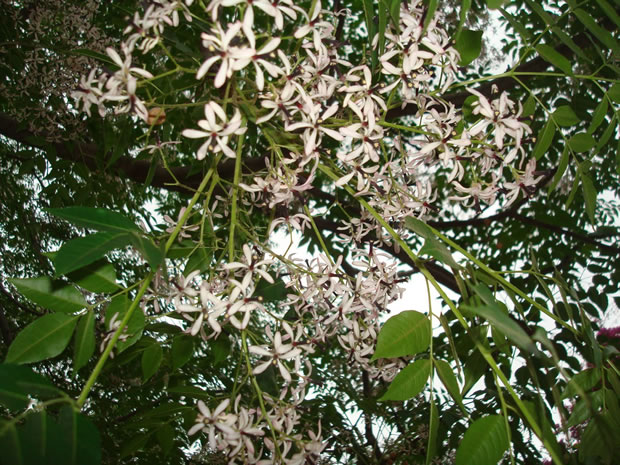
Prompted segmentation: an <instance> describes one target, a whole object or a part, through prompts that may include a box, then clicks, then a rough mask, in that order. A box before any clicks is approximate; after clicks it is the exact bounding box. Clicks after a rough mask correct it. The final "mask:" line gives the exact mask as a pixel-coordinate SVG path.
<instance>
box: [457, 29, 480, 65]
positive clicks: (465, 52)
mask: <svg viewBox="0 0 620 465" xmlns="http://www.w3.org/2000/svg"><path fill="white" fill-rule="evenodd" d="M454 48H456V50H457V51H458V52H459V55H460V56H461V60H460V61H459V66H467V65H469V64H470V63H471V62H472V61H474V60H475V59H476V58H478V57H479V56H480V51H481V50H482V31H470V30H469V29H463V30H462V31H461V33H460V34H459V35H458V37H457V38H456V43H455V45H454Z"/></svg>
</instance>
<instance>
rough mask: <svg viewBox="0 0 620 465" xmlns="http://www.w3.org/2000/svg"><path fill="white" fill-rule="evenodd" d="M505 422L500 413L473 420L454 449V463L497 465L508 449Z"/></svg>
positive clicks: (461, 464)
mask: <svg viewBox="0 0 620 465" xmlns="http://www.w3.org/2000/svg"><path fill="white" fill-rule="evenodd" d="M508 445H509V442H508V434H507V431H506V423H505V422H504V418H503V417H502V416H500V415H489V416H486V417H482V418H479V419H477V420H476V421H474V422H473V423H472V424H471V425H470V426H469V428H468V429H467V431H466V432H465V435H464V436H463V439H462V440H461V443H460V444H459V447H458V449H457V450H456V460H455V464H456V465H472V464H474V463H475V464H476V465H497V464H498V463H499V461H500V459H501V458H502V457H503V455H504V452H506V450H508Z"/></svg>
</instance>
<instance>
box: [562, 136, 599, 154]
mask: <svg viewBox="0 0 620 465" xmlns="http://www.w3.org/2000/svg"><path fill="white" fill-rule="evenodd" d="M595 144H596V141H595V140H594V137H592V136H591V135H590V134H586V133H585V132H580V133H578V134H575V135H574V136H572V137H571V138H570V139H568V145H569V146H570V148H571V149H573V151H575V152H587V151H588V150H590V149H591V148H592V147H594V145H595Z"/></svg>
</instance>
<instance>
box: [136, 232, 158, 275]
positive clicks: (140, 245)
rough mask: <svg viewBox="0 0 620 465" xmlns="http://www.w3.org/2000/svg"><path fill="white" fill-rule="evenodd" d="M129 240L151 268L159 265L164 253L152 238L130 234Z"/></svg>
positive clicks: (154, 268)
mask: <svg viewBox="0 0 620 465" xmlns="http://www.w3.org/2000/svg"><path fill="white" fill-rule="evenodd" d="M131 242H132V243H133V246H134V247H135V248H136V249H137V250H138V251H139V252H140V253H141V254H142V256H143V257H144V259H145V260H146V261H147V262H148V263H149V265H150V266H151V268H152V269H153V270H156V269H157V268H159V265H161V262H162V261H163V260H164V253H163V251H162V250H161V249H160V248H159V247H157V246H156V245H155V244H154V243H153V240H152V239H151V238H150V237H146V236H142V235H140V234H132V235H131Z"/></svg>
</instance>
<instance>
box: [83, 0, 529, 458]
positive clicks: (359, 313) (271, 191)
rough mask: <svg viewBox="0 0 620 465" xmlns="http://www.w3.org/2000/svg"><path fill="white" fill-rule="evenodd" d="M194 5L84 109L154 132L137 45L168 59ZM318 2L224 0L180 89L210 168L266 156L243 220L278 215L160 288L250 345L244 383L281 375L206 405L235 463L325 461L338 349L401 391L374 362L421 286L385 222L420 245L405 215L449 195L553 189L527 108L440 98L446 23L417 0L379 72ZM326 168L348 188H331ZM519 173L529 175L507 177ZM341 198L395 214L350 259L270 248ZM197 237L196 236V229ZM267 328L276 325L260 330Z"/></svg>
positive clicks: (390, 369)
mask: <svg viewBox="0 0 620 465" xmlns="http://www.w3.org/2000/svg"><path fill="white" fill-rule="evenodd" d="M191 5H192V2H191V1H185V2H180V1H159V2H152V3H151V4H150V6H149V7H148V9H147V11H146V12H145V13H144V15H142V16H140V15H138V14H136V15H135V16H134V17H133V18H132V20H131V24H130V26H129V27H128V28H127V30H126V33H127V34H129V36H128V39H127V40H126V41H125V42H124V44H123V45H122V47H121V50H122V53H123V55H124V58H123V57H121V55H120V54H118V53H117V52H116V51H114V50H113V49H108V50H107V53H108V56H109V57H110V58H111V60H112V61H113V62H114V63H115V65H116V67H117V68H118V70H117V71H115V72H113V73H111V72H104V73H102V74H100V75H96V74H95V73H94V72H93V73H91V74H90V75H89V76H88V78H85V79H83V80H82V83H81V86H80V90H79V91H77V92H76V93H75V96H76V98H78V100H79V101H81V103H82V105H83V108H84V110H85V111H87V112H88V111H89V108H90V106H91V105H95V106H97V107H98V108H99V110H100V112H101V113H103V112H104V111H103V108H104V105H105V104H107V103H108V102H115V111H116V112H117V113H121V112H131V113H133V114H135V115H137V116H138V117H139V118H140V119H142V120H144V121H147V122H148V116H149V111H148V108H149V107H155V106H156V105H158V104H160V102H158V101H157V99H156V98H154V97H151V96H149V97H140V96H139V94H140V90H141V84H142V83H146V82H147V81H150V80H152V79H154V77H153V76H154V75H155V77H156V73H155V71H153V73H151V72H149V71H146V70H144V69H141V68H138V67H135V66H133V65H132V52H133V50H134V48H135V47H136V44H139V45H137V48H138V49H140V50H142V51H143V52H145V53H146V52H149V51H151V50H154V48H153V47H154V46H155V44H157V43H158V41H161V40H164V39H163V38H162V37H163V36H162V31H163V30H164V28H165V27H176V26H178V25H179V22H180V21H181V19H180V18H181V17H185V19H186V20H187V21H189V20H190V19H191V15H190V9H189V7H190V6H191ZM313 5H314V7H313V9H312V10H311V11H305V10H304V9H302V8H301V7H299V6H297V5H294V4H293V2H292V1H290V0H280V1H279V2H270V1H266V0H254V1H249V0H247V1H246V0H212V1H211V2H209V3H208V5H207V8H206V12H207V13H208V17H207V18H202V23H201V32H200V33H199V34H198V33H197V36H196V47H197V48H199V49H200V52H201V53H202V59H201V60H200V61H199V62H196V67H195V78H196V89H194V90H191V91H190V90H183V91H182V92H181V94H182V96H183V101H185V102H187V101H188V99H190V100H191V104H192V105H193V104H197V105H200V106H203V105H204V119H200V120H199V121H197V122H196V123H195V124H196V125H197V126H198V127H199V129H193V128H191V127H189V128H185V129H184V130H182V131H181V134H182V135H183V136H184V137H185V138H187V139H200V140H201V142H202V144H201V145H200V146H199V148H197V150H196V158H197V159H198V160H205V159H209V160H210V158H208V157H209V156H210V155H214V154H218V153H221V154H223V155H225V156H226V157H228V158H231V159H235V162H237V163H238V164H237V166H241V165H242V164H243V163H244V162H246V161H247V160H248V155H247V154H249V153H251V152H252V151H259V150H261V149H264V150H266V151H267V153H266V154H264V155H263V157H262V158H264V166H263V167H262V168H261V169H258V170H256V171H254V172H253V173H252V176H245V177H242V178H241V180H240V182H238V183H236V184H235V185H234V186H230V187H229V188H230V189H231V190H235V192H236V194H238V195H239V199H238V201H239V205H240V207H241V209H243V210H244V211H246V212H248V213H252V212H253V213H254V214H259V213H261V212H271V215H269V216H270V217H271V219H270V220H269V226H268V227H264V228H263V230H261V232H260V233H258V232H257V231H249V232H248V234H247V235H246V236H247V237H249V238H250V240H251V241H252V242H253V244H245V245H243V247H242V251H241V253H239V252H237V255H238V256H239V258H233V257H232V253H230V254H229V258H230V261H229V262H228V263H222V264H216V265H215V266H214V269H212V270H210V271H209V272H208V273H200V272H198V271H195V272H192V273H190V274H189V275H188V276H185V277H183V276H181V277H180V278H179V279H178V280H177V282H174V283H171V284H170V285H169V286H168V288H166V286H165V285H163V284H162V286H161V287H160V289H159V290H158V291H156V292H154V294H153V296H156V295H160V296H163V297H165V298H166V299H167V301H168V303H169V304H170V305H171V306H172V307H173V308H174V311H175V312H177V313H178V314H180V315H181V316H182V318H183V319H185V320H186V321H187V323H186V325H185V330H186V332H187V333H188V334H190V335H193V336H197V335H200V336H201V337H202V338H203V339H205V340H211V339H214V338H217V337H219V336H220V335H221V334H222V333H224V332H226V333H227V334H234V335H237V336H238V340H239V341H241V344H239V345H240V347H241V348H242V349H241V350H242V351H243V353H244V356H245V357H246V360H247V367H246V368H247V370H246V371H247V372H246V377H245V378H244V379H245V380H251V379H255V378H254V377H255V376H258V375H261V374H262V373H264V372H266V371H267V370H269V369H270V368H272V369H273V372H274V373H275V374H274V376H276V377H277V379H278V380H279V382H280V383H281V391H280V394H279V396H274V395H273V394H267V393H264V392H262V391H260V389H256V390H255V392H254V395H253V396H252V397H254V398H258V399H259V404H260V406H261V408H260V409H258V408H257V407H256V405H253V406H250V407H245V406H243V405H242V399H241V398H240V397H236V399H235V401H234V402H233V403H234V405H232V406H231V399H230V398H226V399H224V400H221V399H220V400H219V402H214V403H212V404H211V405H207V404H206V403H203V401H199V402H198V410H199V412H200V413H199V414H198V417H197V420H196V425H195V426H194V427H192V428H191V429H190V434H194V433H198V432H199V431H202V432H204V433H205V434H206V435H207V437H208V441H209V444H210V446H211V448H212V449H216V450H220V451H225V453H226V454H227V455H228V457H229V458H230V460H231V462H243V463H280V462H281V463H288V464H297V463H299V464H301V463H306V462H305V461H306V460H307V459H309V458H315V457H316V456H317V455H318V454H320V452H321V451H322V450H323V448H324V447H325V441H324V438H323V437H322V432H321V427H320V424H319V425H317V428H316V429H314V430H302V429H301V427H300V422H301V418H300V414H299V408H300V407H301V406H302V405H303V403H304V400H305V399H306V396H307V394H308V392H309V390H310V389H311V387H310V386H311V382H312V377H311V376H312V370H313V366H312V363H311V360H312V356H313V354H315V353H316V351H317V350H316V349H317V347H319V346H323V345H328V344H338V345H339V347H340V348H341V350H342V352H343V353H344V354H346V357H347V359H348V360H349V361H350V363H352V364H355V366H357V367H359V368H360V369H363V370H365V372H367V373H368V374H369V376H370V377H371V378H373V379H382V380H384V381H390V380H391V379H392V378H393V377H394V376H395V373H396V372H397V370H398V369H399V368H400V367H402V366H403V365H404V364H405V363H406V362H405V361H404V360H402V359H394V360H389V359H388V360H383V361H381V362H372V363H371V362H370V360H371V357H372V354H373V351H374V347H375V344H376V338H377V334H378V332H379V325H380V321H381V317H382V316H384V315H385V314H387V313H388V306H389V305H390V303H392V302H393V301H394V300H396V299H398V298H399V296H401V295H402V283H403V282H404V281H405V279H403V278H402V276H401V274H400V273H399V270H398V267H397V263H398V262H397V261H396V260H395V259H394V257H393V256H392V255H390V254H389V253H388V252H390V251H391V252H396V253H397V252H398V244H395V243H394V241H393V238H392V237H391V235H390V234H389V233H388V231H386V228H385V227H384V224H385V223H388V224H390V225H392V227H393V228H394V229H396V230H397V233H398V234H399V235H400V236H401V237H403V238H405V239H407V238H408V235H409V234H410V233H408V232H407V231H406V230H405V229H404V228H403V227H402V226H401V225H402V224H403V222H404V220H405V219H406V218H407V217H410V216H417V217H422V218H424V217H427V216H429V215H431V214H432V213H433V212H435V211H436V210H438V209H439V207H440V206H441V204H440V202H453V203H454V202H458V203H459V204H460V205H462V206H464V207H473V208H475V209H476V210H480V209H481V208H482V207H481V205H482V204H489V205H490V204H492V203H494V202H496V201H498V199H500V200H501V201H502V202H503V203H504V205H509V204H510V203H512V202H514V201H515V200H516V199H517V198H518V196H519V195H525V196H529V195H531V194H532V192H533V189H534V188H535V186H536V184H537V182H538V181H539V180H540V179H541V176H540V175H539V174H538V173H537V172H536V170H535V168H536V166H535V161H534V160H529V161H528V160H526V150H525V149H524V144H526V143H527V142H528V141H527V138H528V135H529V134H530V132H531V131H530V128H529V126H528V125H527V124H526V123H525V122H524V121H523V118H522V107H521V105H520V104H517V103H515V102H513V101H512V100H511V99H510V98H509V96H508V94H507V93H493V94H492V95H484V94H483V93H481V92H479V91H478V90H476V89H469V92H470V94H471V95H472V96H473V98H474V102H473V104H472V107H471V108H472V111H471V112H470V114H468V115H465V114H463V112H462V110H461V109H459V108H457V107H455V105H453V104H452V103H450V102H449V101H447V100H445V99H443V98H442V97H441V95H442V94H443V93H445V92H446V91H447V90H448V89H450V87H451V85H452V84H453V83H454V82H455V80H456V77H457V67H458V65H457V63H458V60H459V56H458V53H457V52H456V50H455V49H454V48H453V47H452V46H451V40H450V37H449V36H448V34H447V33H446V31H445V30H443V29H442V28H441V26H440V24H441V21H440V16H439V15H437V16H436V17H435V18H433V19H432V20H431V21H430V22H429V23H428V24H426V25H425V21H424V18H425V15H426V11H425V7H424V4H423V2H422V1H421V0H411V1H410V2H409V3H401V6H400V14H399V24H398V25H394V24H390V26H389V27H388V28H387V30H386V31H384V34H383V36H382V38H381V41H382V43H381V44H379V42H380V40H379V37H375V38H370V39H371V40H370V42H371V44H372V46H373V47H374V50H375V51H376V52H377V56H378V59H377V65H376V69H373V67H372V64H371V63H370V62H369V61H367V60H364V59H362V61H361V62H359V63H351V62H350V61H349V57H350V56H354V54H352V53H350V51H349V52H348V51H347V48H346V47H343V48H342V50H340V49H339V48H338V47H335V46H334V44H337V43H338V41H339V37H337V30H338V28H337V26H336V23H337V21H338V16H337V15H334V14H332V13H331V12H329V11H326V10H323V8H322V4H321V1H320V0H318V1H316V2H313ZM179 13H182V15H179ZM200 13H201V14H203V15H204V12H200ZM191 14H194V10H191ZM209 18H210V21H211V22H209ZM257 18H259V19H260V21H258V20H257ZM397 26H398V27H397ZM291 50H295V53H294V54H293V55H291V54H290V51H291ZM192 59H195V58H194V57H193V58H192ZM196 61H197V60H196ZM205 89H207V90H205ZM140 95H142V94H140ZM145 95H146V94H145ZM205 102H206V103H205ZM248 103H250V106H252V105H253V108H252V109H251V110H249V109H248V108H247V107H248ZM157 108H159V107H157ZM399 108H400V109H403V108H415V112H414V114H412V115H411V116H413V117H414V119H415V123H412V122H411V120H409V121H407V120H406V119H405V120H404V121H403V124H395V123H391V122H390V121H389V118H388V115H389V114H390V112H391V111H393V110H395V109H396V110H398V109H399ZM230 115H232V116H230ZM151 124H152V123H151ZM407 124H408V125H407ZM250 129H251V130H252V131H254V133H255V134H257V136H256V139H255V140H260V141H261V143H262V144H264V145H262V146H261V147H252V148H251V149H252V150H250V149H247V150H246V147H244V146H243V145H241V142H240V139H241V138H240V137H239V136H241V135H243V134H246V133H249V131H250ZM239 154H241V156H240V155H239ZM253 160H254V161H256V157H254V158H253ZM259 161H260V160H259ZM505 168H509V169H505ZM320 172H323V173H325V174H326V175H330V177H331V178H332V180H333V184H332V185H331V186H329V187H328V188H327V189H324V190H321V183H322V182H324V179H319V174H318V173H320ZM508 172H511V173H512V175H511V176H512V177H511V178H509V179H505V175H506V173H508ZM437 176H443V178H444V179H445V183H446V184H447V185H448V186H450V188H451V189H452V190H451V191H449V192H448V193H447V195H446V193H444V192H438V190H437V189H436V188H435V182H434V179H435V178H434V177H437ZM340 189H347V190H348V192H349V193H350V194H353V195H352V196H351V197H352V198H355V197H364V198H365V199H367V203H368V205H370V206H371V207H372V209H373V210H374V211H376V212H378V214H379V215H380V216H381V219H382V221H379V220H378V218H377V217H376V215H371V214H370V213H369V211H368V210H366V209H359V208H357V209H356V208H355V207H352V208H351V209H350V211H347V212H346V214H347V215H348V218H347V219H344V220H342V221H341V222H340V223H339V224H338V225H336V226H335V227H332V232H333V233H334V236H333V237H334V238H335V243H336V244H340V245H342V250H345V249H346V250H347V251H348V252H347V253H339V252H338V251H336V252H333V251H331V252H330V251H328V250H327V248H325V250H323V253H321V254H318V255H315V256H314V257H312V258H311V259H307V260H302V259H299V258H298V257H296V256H295V254H294V253H285V254H284V255H278V254H277V253H275V252H271V244H270V243H269V238H270V236H271V233H272V232H274V231H275V230H277V229H279V228H280V227H282V226H286V227H287V228H288V230H289V231H292V230H297V231H299V232H302V233H303V232H304V231H307V230H309V229H310V228H313V230H314V231H315V233H316V234H317V235H320V226H319V225H318V224H317V223H318V222H319V221H321V220H323V218H322V216H324V213H325V211H326V210H325V208H327V207H325V206H319V205H318V204H317V205H315V204H314V203H313V202H310V201H308V193H312V194H314V193H317V192H318V193H319V194H320V195H321V196H322V198H327V199H329V200H330V201H332V203H336V201H337V199H336V198H335V197H334V195H333V193H334V192H336V191H338V190H340ZM209 198H210V197H209ZM205 209H208V210H206V211H205V215H204V216H203V217H209V218H211V217H214V218H217V219H218V221H221V222H222V223H223V224H224V223H225V222H226V219H227V218H229V217H231V215H232V211H236V210H235V209H236V205H235V208H233V209H232V210H231V209H229V208H228V204H227V202H225V201H221V202H219V203H217V202H212V203H211V204H210V205H205ZM257 210H258V212H257ZM343 210H346V208H343ZM207 213H208V214H207ZM237 220H238V218H236V217H235V218H231V221H234V222H237ZM166 221H167V222H169V223H171V222H172V223H173V222H174V221H173V220H171V219H170V218H167V219H166ZM203 221H205V220H203ZM209 221H210V220H209ZM231 224H232V223H231ZM322 224H327V222H325V221H324V223H322ZM327 226H330V225H328V224H327ZM231 227H232V226H231ZM182 231H183V237H184V238H185V239H186V240H191V239H192V237H193V234H194V233H197V228H195V227H194V228H192V227H187V226H184V227H183V230H182ZM259 238H264V239H263V240H261V239H259ZM265 283H267V284H270V285H274V283H280V284H282V285H283V286H284V287H285V288H286V291H287V293H288V295H287V297H286V299H281V301H280V302H279V304H278V305H277V307H276V308H273V306H271V307H270V306H268V305H267V304H266V303H265V302H263V297H262V294H261V292H260V291H259V285H261V284H263V285H264V284H265ZM157 293H159V294H157ZM152 298H156V297H152ZM256 327H260V328H264V330H261V331H260V332H258V333H257V332H254V331H252V329H253V328H256ZM248 383H250V381H248ZM231 395H232V394H231ZM216 404H217V405H216ZM267 431H269V433H267ZM264 457H269V459H268V460H267V461H265V458H264Z"/></svg>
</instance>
